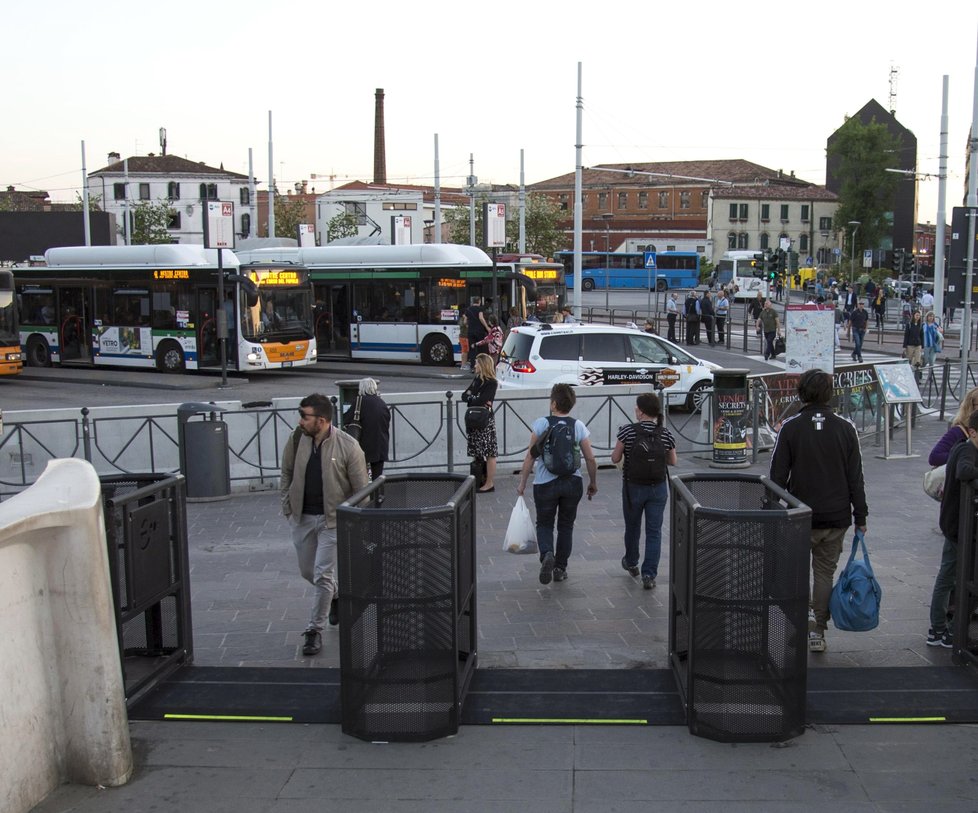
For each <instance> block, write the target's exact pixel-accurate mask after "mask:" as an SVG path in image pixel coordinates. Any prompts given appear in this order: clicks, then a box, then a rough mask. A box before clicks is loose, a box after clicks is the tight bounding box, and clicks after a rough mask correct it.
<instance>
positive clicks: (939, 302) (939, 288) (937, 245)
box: [934, 74, 948, 327]
mask: <svg viewBox="0 0 978 813" xmlns="http://www.w3.org/2000/svg"><path fill="white" fill-rule="evenodd" d="M947 87H948V78H947V74H944V80H943V93H942V103H941V154H940V164H939V165H938V167H939V168H938V170H937V235H936V237H937V239H936V240H935V241H934V311H935V312H936V314H937V318H939V319H943V318H944V285H945V281H944V239H945V223H944V221H945V220H946V219H947V208H946V206H947V204H946V203H945V198H946V197H947ZM945 327H947V325H945Z"/></svg>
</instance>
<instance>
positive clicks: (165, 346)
mask: <svg viewBox="0 0 978 813" xmlns="http://www.w3.org/2000/svg"><path fill="white" fill-rule="evenodd" d="M156 369H158V370H159V371H160V372H161V373H182V372H183V371H184V370H185V369H186V362H185V360H184V357H183V348H181V347H180V345H179V344H177V343H176V342H163V343H162V344H161V345H160V346H159V347H157V348H156Z"/></svg>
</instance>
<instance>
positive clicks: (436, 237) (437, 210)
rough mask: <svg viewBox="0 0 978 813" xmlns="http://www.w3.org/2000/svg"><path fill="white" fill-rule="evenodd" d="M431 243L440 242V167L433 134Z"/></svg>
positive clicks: (436, 144) (436, 136)
mask: <svg viewBox="0 0 978 813" xmlns="http://www.w3.org/2000/svg"><path fill="white" fill-rule="evenodd" d="M431 242H432V243H440V242H441V165H440V164H439V158H438V133H435V230H434V234H432V235H431Z"/></svg>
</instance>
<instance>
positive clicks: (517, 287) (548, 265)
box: [468, 254, 567, 325]
mask: <svg viewBox="0 0 978 813" xmlns="http://www.w3.org/2000/svg"><path fill="white" fill-rule="evenodd" d="M496 266H497V268H496V276H497V289H496V296H497V297H498V300H499V304H500V311H501V313H502V315H503V323H504V325H506V324H508V318H507V316H508V314H509V311H510V308H513V307H515V308H516V311H517V315H518V316H519V317H520V319H521V320H522V319H526V317H527V316H529V315H530V314H533V315H535V316H536V317H537V318H538V319H539V320H540V321H541V322H551V321H553V319H554V317H555V316H556V315H557V313H558V312H559V311H560V309H561V307H562V306H563V305H564V303H565V302H566V300H567V287H566V285H565V284H564V266H563V264H562V263H554V262H548V261H547V260H546V258H545V257H543V256H541V255H540V254H500V255H499V256H498V257H496ZM468 279H470V280H472V277H471V276H469V277H468ZM490 288H491V286H490ZM485 295H486V296H491V294H490V293H489V292H488V290H487V291H486V294H485Z"/></svg>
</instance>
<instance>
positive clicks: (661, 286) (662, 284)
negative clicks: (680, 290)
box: [655, 279, 666, 291]
mask: <svg viewBox="0 0 978 813" xmlns="http://www.w3.org/2000/svg"><path fill="white" fill-rule="evenodd" d="M655 290H657V291H665V290H666V281H665V280H664V279H657V280H656V281H655Z"/></svg>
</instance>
